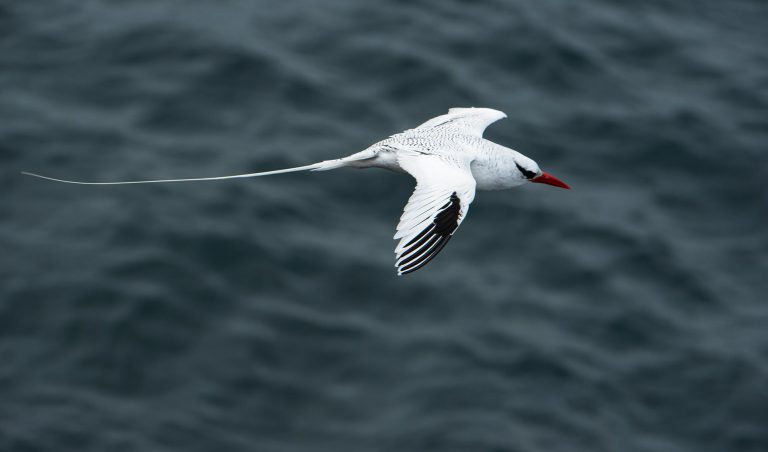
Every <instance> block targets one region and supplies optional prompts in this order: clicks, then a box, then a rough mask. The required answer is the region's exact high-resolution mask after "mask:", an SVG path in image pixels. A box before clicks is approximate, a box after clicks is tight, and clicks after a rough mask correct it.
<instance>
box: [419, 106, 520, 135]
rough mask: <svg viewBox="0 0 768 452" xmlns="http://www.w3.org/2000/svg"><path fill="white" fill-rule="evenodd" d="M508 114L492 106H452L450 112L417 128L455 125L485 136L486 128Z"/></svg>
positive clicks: (465, 130) (467, 131)
mask: <svg viewBox="0 0 768 452" xmlns="http://www.w3.org/2000/svg"><path fill="white" fill-rule="evenodd" d="M506 117H507V115H506V114H505V113H504V112H502V111H499V110H494V109H492V108H474V107H472V108H451V109H450V110H448V113H446V114H444V115H442V116H438V117H436V118H432V119H430V120H429V121H427V122H425V123H424V124H422V125H420V126H419V127H417V128H416V129H419V130H421V129H432V128H435V127H455V128H457V129H461V130H462V131H464V132H466V133H469V134H471V135H476V136H478V137H482V136H483V132H484V131H485V128H486V127H488V126H489V125H491V124H493V123H494V122H496V121H498V120H499V119H502V118H506Z"/></svg>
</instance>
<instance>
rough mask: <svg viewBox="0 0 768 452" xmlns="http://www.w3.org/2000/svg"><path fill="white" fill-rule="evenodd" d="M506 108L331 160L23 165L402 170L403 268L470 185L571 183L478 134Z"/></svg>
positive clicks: (432, 241) (461, 112) (441, 230)
mask: <svg viewBox="0 0 768 452" xmlns="http://www.w3.org/2000/svg"><path fill="white" fill-rule="evenodd" d="M506 117H507V115H506V114H505V113H504V112H502V111H499V110H495V109H492V108H475V107H457V108H451V109H449V110H448V113H446V114H444V115H440V116H437V117H435V118H432V119H430V120H428V121H427V122H425V123H423V124H421V125H420V126H418V127H416V128H413V129H408V130H405V131H403V132H400V133H397V134H395V135H391V136H390V137H388V138H386V139H384V140H381V141H379V142H377V143H374V144H372V145H371V146H369V147H368V148H367V149H364V150H362V151H360V152H357V153H354V154H351V155H348V156H346V157H342V158H337V159H333V160H324V161H321V162H318V163H313V164H311V165H305V166H298V167H294V168H286V169H280V170H274V171H264V172H258V173H246V174H235V175H230V176H218V177H199V178H187V179H157V180H135V181H121V182H83V181H74V180H65V179H56V178H53V177H48V176H42V175H40V174H35V173H29V172H23V173H22V174H25V175H28V176H34V177H38V178H42V179H47V180H52V181H56V182H65V183H70V184H82V185H124V184H148V183H165V182H190V181H212V180H223V179H237V178H250V177H261V176H270V175H274V174H284V173H291V172H296V171H328V170H333V169H337V168H343V167H349V168H382V169H386V170H390V171H395V172H400V173H408V174H410V175H411V176H412V177H413V178H414V179H415V180H416V188H415V189H414V191H413V194H412V195H411V197H410V198H409V199H408V203H407V204H406V205H405V209H404V210H403V214H402V216H401V217H400V222H399V223H398V225H397V228H396V233H395V236H394V239H395V240H398V243H397V245H396V247H395V268H396V270H397V274H398V275H406V274H409V273H413V272H415V271H416V270H419V269H421V268H423V267H424V266H425V265H427V264H428V263H429V262H430V261H431V260H432V259H434V258H435V256H437V255H438V253H440V251H442V250H443V248H444V247H445V245H446V244H447V243H448V242H449V241H450V240H451V238H452V237H453V235H454V234H455V233H456V231H457V230H458V228H459V226H460V225H461V223H462V222H463V221H464V219H465V218H466V216H467V213H468V212H469V206H470V204H471V203H472V201H473V200H474V199H475V192H476V191H477V190H504V189H509V188H513V187H517V186H520V185H523V184H526V183H538V184H547V185H552V186H554V187H560V188H564V189H570V187H569V186H568V185H567V184H566V183H565V182H563V181H561V180H560V179H558V178H556V177H555V176H553V175H551V174H549V173H546V172H544V171H542V170H541V169H540V168H539V165H538V164H537V163H536V162H535V161H534V160H533V159H531V158H529V157H526V156H525V155H523V154H521V153H520V152H517V151H515V150H513V149H510V148H508V147H505V146H502V145H500V144H496V143H494V142H492V141H489V140H487V139H485V138H483V133H484V131H485V129H486V128H487V127H488V126H489V125H491V124H493V123H494V122H496V121H498V120H500V119H503V118H506Z"/></svg>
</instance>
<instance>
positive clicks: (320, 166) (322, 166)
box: [21, 159, 346, 185]
mask: <svg viewBox="0 0 768 452" xmlns="http://www.w3.org/2000/svg"><path fill="white" fill-rule="evenodd" d="M345 165H346V163H345V162H342V161H341V159H338V160H326V161H323V162H319V163H313V164H312V165H305V166H297V167H295V168H286V169H280V170H275V171H263V172H260V173H246V174H234V175H231V176H219V177H195V178H187V179H155V180H132V181H119V182H83V181H76V180H67V179H57V178H54V177H48V176H43V175H41V174H35V173H28V172H26V171H22V172H21V174H24V175H27V176H32V177H37V178H40V179H46V180H51V181H55V182H63V183H66V184H78V185H127V184H157V183H164V182H194V181H210V180H224V179H242V178H247V177H261V176H271V175H273V174H283V173H293V172H296V171H326V170H330V169H335V168H340V167H342V166H345Z"/></svg>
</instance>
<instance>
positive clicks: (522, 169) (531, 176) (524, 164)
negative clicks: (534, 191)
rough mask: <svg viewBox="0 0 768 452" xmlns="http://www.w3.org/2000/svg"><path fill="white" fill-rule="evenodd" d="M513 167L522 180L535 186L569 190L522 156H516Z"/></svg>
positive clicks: (566, 185) (558, 180)
mask: <svg viewBox="0 0 768 452" xmlns="http://www.w3.org/2000/svg"><path fill="white" fill-rule="evenodd" d="M515 166H516V167H517V171H518V172H519V173H520V174H519V177H520V178H521V179H522V180H527V181H528V182H534V183H537V184H547V185H554V186H555V187H560V188H564V189H566V190H570V189H571V187H569V186H568V184H566V183H565V182H563V181H561V180H560V179H558V178H556V177H555V176H553V175H551V174H549V173H545V172H544V171H542V170H541V168H539V165H537V164H536V162H534V161H533V160H531V159H529V158H528V157H526V156H524V155H522V154H519V155H517V156H516V158H515Z"/></svg>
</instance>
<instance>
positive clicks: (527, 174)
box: [515, 163, 536, 179]
mask: <svg viewBox="0 0 768 452" xmlns="http://www.w3.org/2000/svg"><path fill="white" fill-rule="evenodd" d="M515 165H517V169H519V170H520V172H521V173H523V176H525V178H526V179H533V178H534V177H536V172H535V171H528V170H527V169H525V168H523V167H522V166H520V164H519V163H515Z"/></svg>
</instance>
